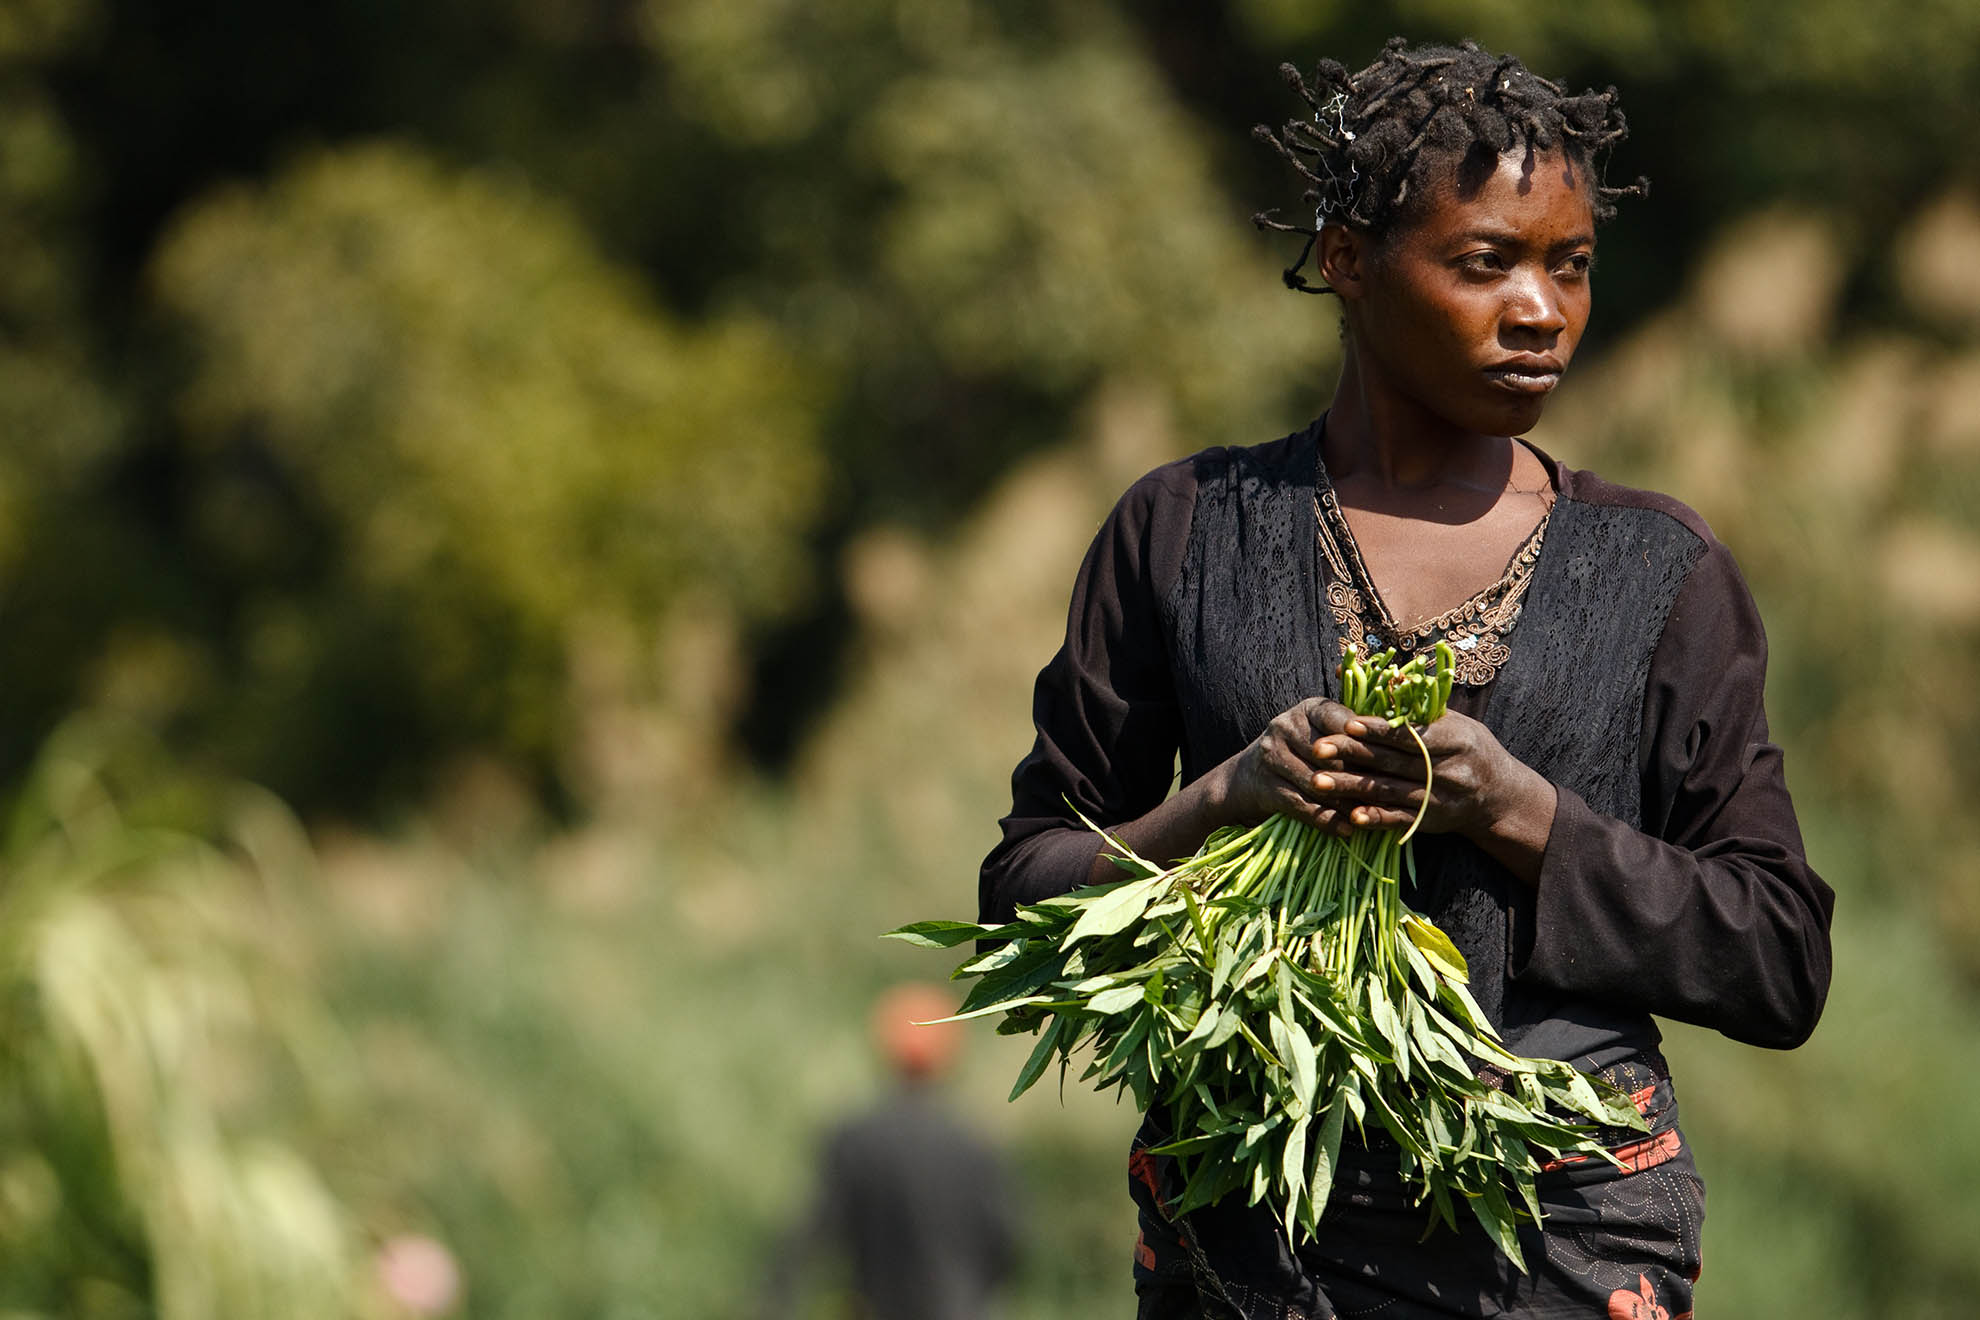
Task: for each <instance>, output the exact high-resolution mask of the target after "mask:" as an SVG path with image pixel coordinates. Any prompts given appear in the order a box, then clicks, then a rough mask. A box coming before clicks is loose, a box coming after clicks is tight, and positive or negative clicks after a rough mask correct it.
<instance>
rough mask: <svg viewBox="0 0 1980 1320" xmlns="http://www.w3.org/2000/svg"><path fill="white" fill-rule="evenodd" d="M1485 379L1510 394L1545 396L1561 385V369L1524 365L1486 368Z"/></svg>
mask: <svg viewBox="0 0 1980 1320" xmlns="http://www.w3.org/2000/svg"><path fill="white" fill-rule="evenodd" d="M1485 379H1486V380H1488V381H1490V382H1492V384H1493V385H1496V386H1497V387H1498V388H1500V389H1502V390H1505V391H1507V392H1509V393H1512V394H1546V393H1549V392H1550V391H1552V390H1553V388H1554V386H1556V385H1558V384H1560V383H1561V368H1559V367H1542V366H1526V365H1524V364H1517V365H1512V366H1503V367H1487V368H1485Z"/></svg>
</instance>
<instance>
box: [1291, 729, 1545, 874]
mask: <svg viewBox="0 0 1980 1320" xmlns="http://www.w3.org/2000/svg"><path fill="white" fill-rule="evenodd" d="M1418 732H1419V734H1420V735H1421V737H1422V739H1423V743H1422V746H1420V747H1419V746H1418V745H1417V741H1416V738H1414V737H1412V736H1411V735H1410V732H1409V730H1408V729H1407V728H1405V727H1404V726H1402V725H1399V724H1397V725H1391V724H1389V723H1388V722H1387V721H1385V720H1380V719H1376V718H1374V717H1372V716H1366V715H1356V716H1354V717H1353V718H1351V719H1349V720H1348V721H1347V722H1346V724H1345V725H1344V726H1343V731H1342V732H1341V733H1333V734H1327V735H1325V736H1323V737H1321V738H1320V739H1318V740H1317V741H1316V742H1315V744H1314V751H1315V753H1316V756H1317V759H1318V762H1319V766H1320V769H1319V770H1318V771H1316V773H1315V774H1314V781H1313V787H1314V791H1315V793H1316V795H1317V796H1319V797H1320V798H1322V799H1323V800H1331V801H1335V802H1338V803H1339V804H1340V806H1341V808H1342V812H1343V816H1344V817H1345V820H1346V822H1347V825H1346V826H1344V827H1343V832H1344V833H1345V832H1348V829H1350V828H1358V829H1408V828H1409V826H1410V823H1411V822H1412V821H1414V820H1415V819H1416V817H1417V812H1418V810H1419V809H1421V811H1422V813H1423V824H1422V825H1421V826H1420V827H1419V828H1420V829H1421V830H1422V831H1424V832H1426V833H1433V834H1461V835H1463V836H1464V837H1466V838H1468V839H1470V840H1471V841H1472V842H1473V843H1475V844H1477V845H1478V846H1479V847H1480V848H1482V849H1484V850H1485V851H1486V852H1487V853H1490V854H1491V855H1492V856H1494V857H1497V858H1498V859H1499V860H1500V861H1501V862H1502V863H1504V864H1505V865H1506V866H1507V867H1508V869H1510V870H1511V871H1512V872H1513V873H1514V874H1515V875H1519V876H1521V878H1523V879H1525V880H1528V881H1532V880H1535V879H1537V878H1538V876H1539V874H1540V862H1541V860H1542V858H1543V857H1544V856H1545V853H1546V848H1547V837H1548V835H1549V834H1550V833H1551V832H1552V829H1553V821H1554V804H1555V800H1556V795H1555V790H1554V786H1553V784H1552V783H1550V782H1548V780H1547V779H1546V778H1545V777H1544V776H1543V775H1541V774H1540V772H1539V771H1537V770H1535V769H1533V768H1532V767H1531V766H1529V765H1527V764H1526V763H1525V762H1523V761H1521V760H1519V759H1518V758H1517V757H1515V756H1514V755H1513V754H1512V753H1511V752H1508V751H1507V750H1506V749H1505V746H1504V744H1502V743H1501V742H1500V741H1499V740H1498V738H1497V737H1495V736H1494V735H1493V733H1492V731H1491V730H1490V729H1488V728H1486V727H1485V726H1484V725H1483V724H1480V723H1479V722H1478V721H1477V720H1474V719H1472V718H1471V717H1470V716H1468V715H1461V714H1459V713H1458V712H1456V711H1447V712H1445V714H1444V715H1443V717H1442V718H1441V719H1439V720H1437V721H1436V722H1435V723H1433V724H1431V725H1429V726H1428V727H1427V728H1424V729H1421V730H1419V731H1418ZM1426 750H1427V751H1428V753H1429V760H1430V775H1429V779H1430V794H1429V801H1428V803H1427V804H1425V801H1424V789H1423V784H1424V779H1425V774H1424V752H1425V751H1426Z"/></svg>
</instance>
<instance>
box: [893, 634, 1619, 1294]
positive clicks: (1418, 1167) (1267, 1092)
mask: <svg viewBox="0 0 1980 1320" xmlns="http://www.w3.org/2000/svg"><path fill="white" fill-rule="evenodd" d="M1434 654H1435V659H1434V662H1433V663H1431V664H1429V665H1426V664H1425V659H1424V657H1421V656H1418V657H1414V658H1412V659H1410V660H1409V661H1407V662H1406V663H1404V664H1402V665H1397V664H1395V663H1394V660H1395V655H1394V652H1393V651H1384V652H1379V653H1377V654H1375V655H1372V656H1367V657H1363V656H1360V655H1356V654H1353V653H1350V654H1348V655H1347V656H1345V657H1344V658H1343V660H1342V663H1341V676H1342V692H1343V699H1344V701H1345V703H1346V704H1347V705H1348V706H1349V707H1350V708H1351V709H1353V710H1354V711H1355V712H1356V713H1358V714H1363V715H1374V716H1380V717H1382V718H1384V719H1387V720H1390V721H1392V722H1396V723H1400V724H1403V725H1405V726H1407V727H1409V728H1410V730H1411V732H1412V734H1414V733H1415V730H1416V729H1417V728H1419V727H1421V726H1423V725H1427V724H1429V723H1430V722H1431V721H1433V720H1435V719H1437V718H1438V717H1440V716H1441V715H1442V714H1443V712H1444V707H1445V704H1446V703H1447V702H1448V700H1449V697H1450V689H1451V669H1452V660H1453V657H1452V655H1451V653H1450V651H1449V648H1448V647H1445V646H1444V645H1442V644H1441V643H1440V644H1439V646H1438V648H1437V650H1436V652H1435V653H1434ZM1417 741H1418V746H1419V747H1421V746H1422V740H1421V738H1420V737H1419V738H1418V739H1417ZM1430 766H1431V762H1430V758H1429V753H1428V751H1427V750H1425V752H1424V770H1425V775H1426V789H1427V787H1428V782H1429V779H1428V777H1429V774H1430ZM1425 796H1426V797H1427V796H1428V795H1427V792H1426V795H1425ZM1420 819H1421V818H1420V817H1419V821H1420ZM1089 823H1090V822H1089ZM1096 828H1097V827H1096ZM1414 830H1415V826H1414V825H1412V826H1411V827H1410V829H1409V830H1405V831H1395V830H1361V831H1356V832H1355V833H1353V834H1351V835H1349V836H1347V837H1342V836H1339V835H1335V834H1331V833H1325V832H1322V831H1320V830H1317V829H1315V828H1313V827H1312V826H1309V825H1307V824H1305V823H1303V822H1300V821H1297V820H1294V819H1292V818H1291V817H1288V816H1282V815H1275V816H1272V817H1270V818H1269V819H1267V820H1265V821H1264V822H1262V823H1261V824H1258V825H1255V826H1251V827H1249V828H1241V827H1231V828H1226V829H1222V830H1219V831H1217V832H1216V833H1214V834H1212V835H1211V836H1210V838H1209V839H1208V840H1206V841H1205V843H1204V845H1203V847H1202V848H1201V849H1199V850H1198V851H1197V853H1196V855H1195V856H1193V857H1190V858H1188V859H1187V860H1185V861H1181V862H1178V863H1176V864H1175V865H1174V866H1170V867H1166V868H1165V867H1161V866H1157V865H1156V864H1154V863H1152V862H1149V861H1147V860H1146V859H1143V858H1141V857H1138V856H1136V855H1135V854H1134V852H1133V851H1132V850H1131V849H1129V848H1127V847H1125V846H1124V845H1122V844H1121V843H1120V842H1119V841H1118V840H1110V843H1111V844H1112V846H1113V848H1114V850H1115V860H1116V862H1117V863H1118V864H1119V865H1120V866H1121V867H1122V869H1123V870H1125V871H1126V872H1127V873H1128V876H1127V878H1126V879H1123V880H1121V881H1117V882H1115V883H1112V884H1106V885H1096V886H1091V887H1088V888H1082V889H1078V890H1074V891H1073V892H1071V893H1068V894H1064V895H1061V896H1059V897H1056V898H1050V899H1047V900H1045V901H1043V902H1040V903H1035V904H1029V905H1026V906H1024V907H1022V908H1020V909H1019V910H1018V912H1017V915H1016V919H1015V920H1014V921H1011V922H1009V923H1006V924H1003V925H999V926H983V925H978V924H975V923H971V922H959V921H929V922H921V923H917V924H915V925H911V926H905V927H902V928H901V929H899V930H896V931H893V932H890V935H891V936H892V937H893V938H898V939H902V940H906V941H908V942H910V943H914V944H919V945H923V946H926V947H931V948H953V947H955V946H957V945H960V944H964V943H967V942H970V941H981V942H983V944H984V945H985V946H986V948H987V951H979V952H978V954H977V956H974V957H972V958H971V959H970V960H969V961H967V962H965V963H964V964H963V965H962V966H961V967H959V968H958V969H957V971H956V973H955V976H956V977H957V978H958V979H963V978H972V977H973V978H976V984H975V985H974V986H973V987H972V988H971V989H970V991H969V993H968V995H967V996H966V997H965V998H964V1000H963V1002H962V1005H961V1006H960V1008H959V1009H958V1011H957V1013H956V1014H955V1016H956V1017H957V1018H974V1017H983V1016H990V1015H999V1014H1000V1015H1002V1017H1003V1021H1002V1022H1001V1023H1000V1024H999V1026H998V1031H999V1033H1000V1034H1015V1033H1037V1034H1038V1035H1039V1040H1038V1043H1037V1045H1036V1046H1035V1047H1034V1048H1033V1050H1032V1052H1031V1055H1030V1057H1029V1058H1028V1059H1027V1060H1026V1062H1025V1065H1024V1067H1023V1069H1022V1070H1021V1071H1020V1072H1019V1074H1018V1079H1017V1084H1016V1085H1015V1086H1014V1087H1013V1088H1012V1090H1011V1098H1012V1099H1013V1100H1015V1099H1016V1098H1017V1097H1018V1096H1020V1095H1022V1094H1023V1093H1024V1092H1025V1091H1026V1090H1027V1089H1029V1088H1030V1087H1031V1085H1032V1084H1033V1083H1034V1082H1036V1081H1037V1080H1038V1078H1039V1077H1040V1076H1042V1075H1043V1073H1044V1071H1045V1069H1046V1067H1047V1066H1048V1065H1049V1064H1051V1063H1052V1062H1053V1060H1055V1059H1056V1060H1058V1062H1059V1065H1060V1069H1061V1078H1062V1081H1063V1077H1064V1075H1065V1072H1066V1070H1067V1069H1068V1068H1069V1066H1070V1063H1071V1060H1072V1056H1073V1054H1074V1053H1075V1051H1079V1050H1082V1049H1084V1050H1089V1051H1090V1053H1091V1058H1090V1060H1089V1062H1088V1065H1087V1067H1086V1069H1085V1072H1084V1073H1083V1074H1082V1077H1081V1080H1082V1081H1090V1082H1092V1083H1093V1084H1094V1085H1095V1086H1096V1087H1098V1088H1100V1089H1106V1088H1109V1087H1114V1088H1119V1089H1124V1090H1126V1091H1130V1092H1132V1093H1133V1095H1134V1098H1135V1101H1136V1103H1137V1104H1138V1105H1140V1106H1141V1107H1142V1108H1143V1109H1148V1108H1150V1107H1151V1106H1156V1107H1159V1109H1160V1111H1161V1112H1162V1113H1163V1114H1165V1116H1166V1118H1167V1121H1168V1122H1169V1124H1170V1125H1171V1131H1172V1132H1173V1133H1174V1140H1173V1141H1171V1142H1170V1143H1168V1144H1167V1145H1164V1146H1160V1147H1157V1148H1156V1153H1158V1154H1166V1155H1171V1156H1174V1157H1175V1160H1176V1163H1177V1168H1178V1170H1179V1172H1180V1174H1181V1182H1182V1190H1181V1193H1180V1195H1179V1196H1178V1197H1177V1198H1176V1199H1175V1201H1174V1203H1173V1204H1172V1205H1171V1206H1170V1209H1171V1210H1172V1211H1173V1212H1174V1213H1176V1214H1183V1213H1186V1212H1188V1211H1189V1210H1192V1209H1195V1208H1197V1207H1199V1206H1203V1205H1208V1204H1210V1203H1212V1202H1214V1201H1218V1200H1221V1199H1223V1198H1224V1197H1226V1196H1231V1195H1234V1194H1238V1193H1243V1194H1244V1195H1245V1196H1246V1198H1247V1200H1248V1203H1250V1204H1257V1203H1259V1202H1261V1201H1268V1200H1269V1202H1270V1203H1271V1205H1272V1207H1273V1209H1274V1210H1275V1211H1276V1212H1277V1213H1278V1215H1279V1216H1280V1218H1281V1220H1282V1222H1283V1223H1284V1225H1285V1228H1286V1233H1287V1237H1288V1239H1289V1240H1291V1239H1293V1238H1294V1237H1295V1236H1296V1234H1297V1233H1298V1232H1300V1231H1304V1233H1305V1234H1307V1235H1308V1236H1311V1235H1313V1234H1314V1233H1315V1232H1316V1230H1317V1225H1318V1222H1319V1219H1320V1215H1321V1213H1322V1212H1323V1211H1324V1210H1325V1208H1326V1204H1327V1196H1328V1193H1329V1191H1330V1190H1331V1188H1332V1185H1333V1180H1334V1169H1335V1166H1336V1162H1337V1161H1338V1159H1339V1156H1340V1149H1341V1143H1342V1141H1343V1138H1344V1136H1345V1135H1346V1133H1347V1131H1348V1128H1349V1125H1350V1124H1352V1125H1353V1129H1354V1131H1355V1132H1356V1133H1357V1134H1358V1135H1359V1136H1361V1137H1363V1138H1365V1137H1366V1136H1367V1134H1368V1133H1369V1131H1370V1126H1371V1124H1372V1125H1373V1126H1374V1127H1375V1128H1376V1129H1378V1130H1380V1131H1382V1132H1386V1133H1387V1134H1388V1135H1389V1137H1390V1138H1392V1139H1393V1141H1394V1143H1395V1145H1396V1147H1397V1149H1398V1159H1399V1161H1400V1170H1401V1172H1402V1174H1403V1176H1404V1178H1405V1180H1406V1181H1407V1182H1408V1184H1409V1185H1410V1186H1411V1187H1412V1188H1413V1189H1414V1191H1415V1192H1416V1195H1417V1199H1418V1202H1419V1203H1420V1204H1421V1203H1427V1204H1428V1205H1429V1206H1430V1208H1431V1213H1432V1216H1433V1221H1432V1222H1433V1223H1434V1222H1442V1223H1445V1224H1448V1225H1451V1226H1453V1227H1455V1226H1456V1223H1457V1218H1456V1209H1455V1207H1456V1206H1457V1205H1459V1204H1463V1205H1466V1206H1468V1207H1469V1208H1470V1211H1471V1213H1472V1214H1474V1215H1475V1216H1476V1217H1477V1219H1478V1220H1479V1222H1480V1223H1481V1224H1483V1225H1484V1227H1485V1229H1486V1231H1487V1232H1488V1233H1490V1234H1491V1236H1492V1238H1493V1240H1494V1241H1496V1242H1497V1243H1498V1244H1499V1246H1500V1248H1501V1249H1502V1250H1504V1251H1505V1252H1506V1254H1507V1255H1508V1256H1510V1257H1511V1258H1512V1259H1513V1260H1514V1261H1515V1262H1517V1263H1518V1264H1519V1265H1520V1267H1521V1268H1522V1269H1524V1268H1525V1262H1524V1260H1523V1258H1522V1256H1521V1253H1520V1248H1519V1241H1518V1237H1517V1233H1516V1227H1515V1225H1516V1220H1517V1217H1518V1216H1519V1214H1520V1213H1521V1211H1522V1210H1523V1212H1524V1213H1525V1214H1526V1215H1529V1216H1531V1217H1533V1218H1535V1219H1537V1218H1538V1217H1539V1215H1540V1207H1539V1202H1538V1198H1537V1196H1536V1195H1535V1191H1534V1177H1535V1175H1536V1174H1537V1173H1538V1171H1539V1169H1540V1166H1541V1163H1542V1160H1543V1158H1549V1157H1558V1156H1560V1155H1563V1154H1568V1153H1588V1154H1594V1155H1596V1156H1598V1157H1601V1156H1602V1155H1603V1151H1602V1147H1601V1146H1600V1145H1599V1143H1598V1142H1597V1140H1596V1134H1597V1130H1598V1127H1599V1126H1600V1125H1605V1124H1606V1125H1610V1126H1614V1127H1623V1128H1629V1129H1633V1130H1636V1131H1642V1130H1643V1128H1644V1122H1643V1119H1642V1117H1641V1115H1639V1114H1638V1113H1637V1111H1636V1108H1635V1106H1634V1105H1632V1104H1631V1103H1630V1101H1629V1099H1628V1097H1626V1096H1624V1095H1622V1094H1621V1093H1620V1092H1619V1091H1617V1090H1616V1089H1615V1088H1613V1087H1611V1086H1608V1085H1606V1084H1604V1083H1602V1082H1600V1081H1598V1080H1597V1079H1594V1078H1591V1077H1589V1076H1587V1075H1586V1074H1583V1073H1581V1072H1579V1071H1578V1070H1576V1069H1575V1068H1574V1067H1573V1066H1572V1065H1570V1064H1567V1063H1564V1062H1560V1061H1558V1060H1551V1059H1526V1058H1521V1057H1519V1056H1518V1055H1515V1054H1513V1053H1512V1052H1510V1051H1509V1050H1507V1049H1506V1048H1505V1046H1504V1045H1503V1044H1502V1043H1501V1042H1500V1039H1499V1036H1498V1033H1497V1032H1496V1031H1495V1030H1494V1028H1493V1027H1492V1025H1491V1024H1490V1022H1489V1021H1487V1019H1486V1017H1485V1015H1484V1013H1483V1012H1482V1010H1480V1008H1479V1006H1478V1004H1477V1002H1476V1001H1475V1000H1474V999H1473V998H1472V996H1471V993H1470V991H1469V989H1468V988H1467V986H1468V980H1469V977H1468V972H1467V969H1466V966H1465V962H1464V958H1463V956H1462V955H1461V954H1460V953H1459V952H1458V949H1457V947H1456V946H1455V945H1454V944H1452V943H1451V941H1450V939H1449V938H1448V937H1447V936H1446V935H1445V934H1444V933H1443V932H1442V931H1440V930H1438V929H1437V927H1436V926H1435V925H1434V924H1433V923H1432V922H1430V921H1428V920H1426V919H1425V918H1424V917H1422V916H1421V915H1419V914H1417V913H1415V912H1412V911H1410V910H1409V908H1408V906H1407V905H1406V904H1405V903H1404V902H1403V901H1402V881H1403V877H1404V875H1410V876H1411V877H1412V879H1413V874H1414V873H1413V867H1412V864H1411V860H1410V853H1409V839H1410V835H1411V834H1413V833H1414ZM1516 1207H1517V1208H1516Z"/></svg>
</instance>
